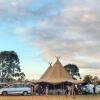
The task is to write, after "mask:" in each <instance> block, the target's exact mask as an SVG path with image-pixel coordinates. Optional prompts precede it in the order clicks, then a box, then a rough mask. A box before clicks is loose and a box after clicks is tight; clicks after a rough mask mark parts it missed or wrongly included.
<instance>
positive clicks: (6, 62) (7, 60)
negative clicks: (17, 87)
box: [0, 51, 21, 82]
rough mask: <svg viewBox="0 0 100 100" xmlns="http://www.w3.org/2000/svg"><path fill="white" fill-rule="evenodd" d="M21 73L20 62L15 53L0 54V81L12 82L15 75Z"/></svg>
mask: <svg viewBox="0 0 100 100" xmlns="http://www.w3.org/2000/svg"><path fill="white" fill-rule="evenodd" d="M19 72H21V68H20V61H19V58H18V55H17V53H16V52H15V51H2V52H0V77H1V81H2V82H5V81H7V82H8V81H12V80H13V79H14V77H15V74H16V73H19Z"/></svg>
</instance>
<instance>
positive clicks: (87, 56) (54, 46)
mask: <svg viewBox="0 0 100 100" xmlns="http://www.w3.org/2000/svg"><path fill="white" fill-rule="evenodd" d="M99 4H100V1H98V0H81V1H80V0H72V1H71V2H70V3H69V5H68V4H66V5H65V4H64V7H62V8H61V10H60V11H58V13H57V14H53V15H52V14H51V16H48V18H47V19H46V18H45V17H44V18H43V19H41V14H40V19H39V20H38V21H37V24H36V25H37V26H36V27H38V26H39V27H38V28H27V27H25V28H23V27H22V29H21V28H20V29H17V28H16V30H17V33H19V34H22V35H23V36H25V37H26V39H27V37H29V41H30V43H31V44H32V46H33V47H34V46H35V47H37V48H40V50H41V55H42V56H43V57H45V58H46V59H50V60H51V58H52V57H54V56H55V55H58V56H59V55H60V56H62V57H63V59H64V63H65V62H68V63H76V64H77V65H79V66H82V67H83V68H94V67H96V68H100V67H99V65H100V62H99V61H100V53H99V52H100V46H99V44H100V14H99V10H100V7H99ZM44 8H45V7H44ZM45 9H46V8H45ZM45 9H44V12H43V9H42V15H44V16H45V13H46V15H47V14H48V15H49V12H45ZM50 9H51V10H52V12H53V9H52V8H50ZM18 30H19V31H18Z"/></svg>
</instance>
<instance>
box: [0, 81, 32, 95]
mask: <svg viewBox="0 0 100 100" xmlns="http://www.w3.org/2000/svg"><path fill="white" fill-rule="evenodd" d="M31 92H32V90H31V87H30V86H29V85H27V84H25V83H16V84H12V85H9V86H6V87H4V88H1V89H0V94H1V95H19V94H20V95H28V94H31Z"/></svg>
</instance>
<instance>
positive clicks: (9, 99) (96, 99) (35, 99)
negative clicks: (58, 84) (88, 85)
mask: <svg viewBox="0 0 100 100" xmlns="http://www.w3.org/2000/svg"><path fill="white" fill-rule="evenodd" d="M0 100H100V96H76V97H75V98H72V97H66V96H0Z"/></svg>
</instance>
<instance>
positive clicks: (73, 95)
mask: <svg viewBox="0 0 100 100" xmlns="http://www.w3.org/2000/svg"><path fill="white" fill-rule="evenodd" d="M71 88H72V89H71V95H72V97H75V85H74V84H72V86H71Z"/></svg>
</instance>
